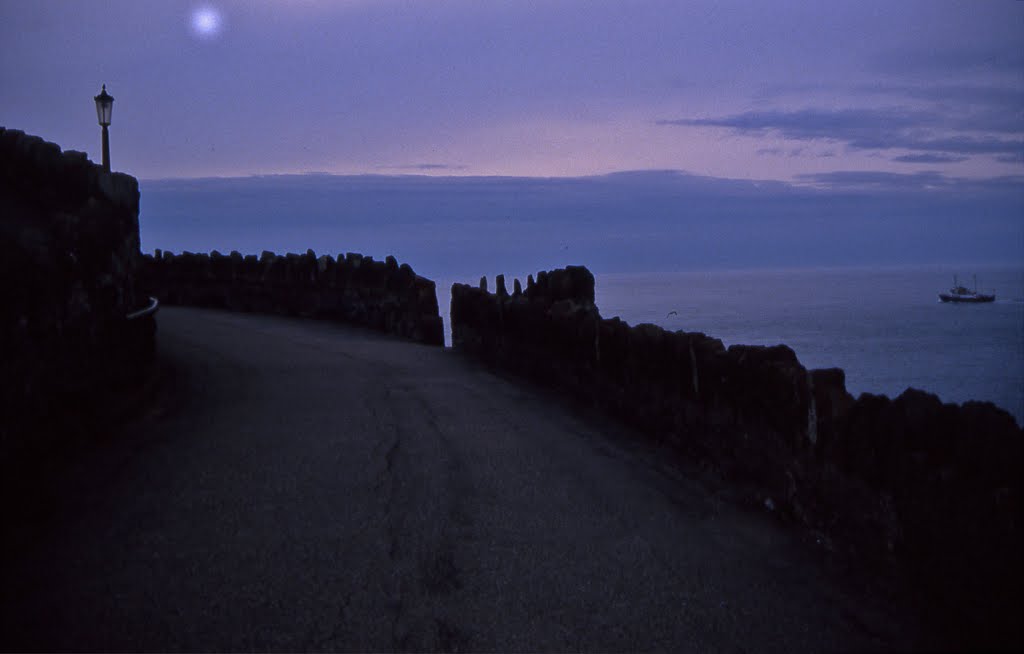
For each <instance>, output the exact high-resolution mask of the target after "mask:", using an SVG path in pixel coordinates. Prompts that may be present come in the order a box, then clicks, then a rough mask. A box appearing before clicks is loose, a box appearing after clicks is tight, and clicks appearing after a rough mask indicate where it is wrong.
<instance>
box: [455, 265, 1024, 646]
mask: <svg viewBox="0 0 1024 654" xmlns="http://www.w3.org/2000/svg"><path fill="white" fill-rule="evenodd" d="M514 286H515V289H516V290H515V291H514V292H513V293H511V294H509V293H507V292H506V291H505V284H504V279H503V278H500V277H499V278H498V280H497V283H496V292H495V293H489V292H488V291H487V290H486V288H487V284H486V279H483V280H481V284H480V287H479V288H474V287H471V286H468V285H464V284H455V285H454V286H453V287H452V302H451V320H452V345H453V347H454V348H455V349H456V350H458V351H461V352H463V353H464V354H466V355H468V356H471V357H473V358H476V359H479V360H481V361H483V362H485V363H486V364H488V365H490V366H493V367H496V368H500V369H503V370H508V371H511V372H513V373H516V374H519V375H522V376H524V377H526V378H529V379H531V380H533V381H535V382H538V383H540V384H542V385H545V386H548V387H554V388H556V389H559V390H561V391H562V392H565V393H567V394H569V395H571V396H573V397H575V398H577V399H578V400H580V401H583V402H586V403H590V404H593V405H594V406H596V407H599V408H600V410H601V411H604V412H607V413H608V414H611V415H613V416H615V417H617V418H619V419H621V420H623V421H624V422H626V423H627V424H630V425H632V426H634V427H636V428H638V429H639V430H640V431H641V432H643V433H645V434H647V435H648V437H650V438H651V439H653V440H654V441H656V442H659V443H661V444H664V445H666V446H668V447H670V448H672V449H673V450H675V451H677V452H678V453H679V454H680V455H681V456H683V457H686V458H687V459H689V460H699V461H703V462H706V463H708V464H710V465H711V466H713V467H714V469H716V470H718V471H719V472H720V473H721V474H722V475H723V476H724V477H726V478H728V479H730V480H731V481H732V482H734V483H735V484H736V486H737V487H738V488H741V489H744V491H743V492H744V493H745V496H746V497H747V498H748V499H749V500H750V501H751V503H756V504H757V505H760V506H764V507H767V508H769V509H770V510H772V511H774V512H775V513H777V514H779V515H780V516H782V517H783V518H784V519H788V520H792V521H797V522H799V523H802V524H804V525H806V526H808V527H809V528H811V529H812V530H813V531H814V532H816V533H817V534H818V535H819V537H820V539H821V540H822V542H823V543H825V544H826V545H827V546H829V547H830V548H832V549H834V550H837V551H838V552H839V553H840V554H842V555H843V557H842V558H843V559H844V560H848V561H854V562H856V563H858V564H859V565H863V566H864V569H866V570H869V571H874V572H882V573H887V574H891V575H895V576H896V578H907V579H909V580H910V581H911V584H912V587H913V588H915V589H916V590H917V591H918V592H921V593H922V597H925V598H926V601H925V602H924V606H926V607H927V608H928V611H932V612H934V613H935V615H930V616H929V617H930V618H932V619H937V620H938V621H939V622H941V623H943V624H944V625H945V626H946V627H948V628H949V631H950V634H951V638H954V640H952V641H950V642H951V643H958V644H957V645H955V646H964V645H970V646H977V645H978V644H979V643H981V644H984V645H987V646H1002V645H1006V644H1008V643H1009V644H1014V643H1016V644H1019V643H1020V642H1021V627H1020V622H1019V620H1018V617H1019V615H1018V613H1019V607H1020V606H1021V599H1022V597H1021V595H1022V588H1024V584H1022V582H1024V575H1022V558H1024V557H1021V555H1020V552H1022V551H1024V538H1022V526H1021V521H1020V515H1021V508H1022V507H1021V490H1022V488H1021V478H1022V475H1021V471H1022V470H1024V447H1022V446H1024V434H1022V432H1021V429H1020V428H1019V427H1018V426H1017V424H1016V422H1015V420H1014V419H1013V417H1012V416H1011V415H1010V414H1009V413H1007V412H1005V411H1003V410H1002V409H999V408H998V407H996V406H994V405H993V404H991V403H987V402H968V403H965V404H963V405H955V404H943V403H942V402H941V401H939V399H938V398H937V397H936V396H935V395H932V394H929V393H926V392H923V391H920V390H915V389H907V390H906V391H905V392H904V393H903V394H901V395H900V396H899V397H897V398H896V399H889V398H887V397H884V396H876V395H870V394H864V395H861V396H860V397H859V398H856V399H855V398H853V397H852V396H851V395H850V394H849V393H848V392H847V390H846V385H845V376H844V374H843V371H842V370H840V369H824V370H807V369H806V368H804V367H803V366H802V365H801V364H800V362H799V360H798V359H797V356H796V354H795V353H794V352H793V350H791V349H790V348H789V347H787V346H785V345H777V346H774V347H761V346H747V345H733V346H730V347H728V348H726V347H724V346H723V344H722V342H721V341H720V340H718V339H715V338H712V337H709V336H706V335H704V334H701V333H689V332H683V331H677V332H670V331H666V330H664V329H662V328H660V327H657V326H655V325H647V324H641V325H635V326H630V325H628V324H626V323H624V322H622V321H621V320H619V319H618V318H611V319H605V318H602V317H601V315H600V313H599V311H598V308H597V307H596V306H595V304H594V291H593V289H594V278H593V276H592V275H591V274H590V273H589V271H587V270H586V269H585V268H580V267H570V268H566V269H561V270H554V271H551V272H546V273H539V274H538V275H537V280H536V282H535V281H534V280H533V279H532V277H531V278H529V279H528V281H527V288H526V290H525V291H522V290H521V287H520V284H519V282H518V280H516V281H515V284H514ZM956 638H962V639H963V640H962V641H956V640H955V639H956Z"/></svg>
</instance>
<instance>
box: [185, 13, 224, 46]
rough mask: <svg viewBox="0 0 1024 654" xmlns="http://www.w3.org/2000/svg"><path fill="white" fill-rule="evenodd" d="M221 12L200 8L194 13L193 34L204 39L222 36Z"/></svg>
mask: <svg viewBox="0 0 1024 654" xmlns="http://www.w3.org/2000/svg"><path fill="white" fill-rule="evenodd" d="M220 28H221V17H220V12H219V11H217V10H216V9H214V8H213V7H200V8H198V9H196V10H194V11H193V12H192V32H193V33H194V34H195V35H196V36H198V37H200V38H204V39H212V38H214V37H215V36H217V35H218V34H220Z"/></svg>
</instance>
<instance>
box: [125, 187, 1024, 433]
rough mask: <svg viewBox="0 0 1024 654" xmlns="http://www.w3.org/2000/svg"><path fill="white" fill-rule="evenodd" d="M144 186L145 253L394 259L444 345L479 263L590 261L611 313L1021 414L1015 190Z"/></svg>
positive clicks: (1022, 262)
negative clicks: (963, 288) (454, 301)
mask: <svg viewBox="0 0 1024 654" xmlns="http://www.w3.org/2000/svg"><path fill="white" fill-rule="evenodd" d="M1000 188H1002V187H1000ZM141 191H142V199H141V203H142V208H141V212H140V215H139V226H140V231H141V238H142V247H143V250H144V251H146V252H152V251H153V250H154V249H155V248H163V249H168V250H171V251H174V252H181V251H183V250H190V251H193V252H208V251H210V250H212V249H218V250H220V251H221V252H225V253H226V252H230V251H231V250H238V251H240V252H242V253H243V254H259V253H260V252H261V251H262V250H263V249H269V250H274V251H276V252H280V253H283V252H305V251H306V249H307V248H311V249H313V250H314V251H315V252H316V253H317V254H330V255H332V256H333V255H335V254H338V253H345V252H360V253H363V254H368V255H372V256H373V257H374V258H376V259H378V260H380V259H383V258H384V257H385V256H387V255H394V256H395V257H396V258H397V259H398V260H399V261H400V262H403V263H408V264H410V265H411V266H412V267H413V269H414V270H415V271H416V272H417V273H418V274H421V275H423V276H425V277H428V278H430V279H433V280H435V281H436V282H437V288H438V303H439V304H440V309H441V315H442V316H443V317H444V321H445V327H446V332H447V333H446V339H447V342H448V344H450V343H451V332H450V329H451V325H450V319H449V302H450V289H451V284H452V283H453V282H463V283H469V284H473V285H476V284H478V283H479V281H480V276H481V275H484V274H486V275H487V276H488V279H489V287H490V288H491V289H492V290H493V289H494V287H495V286H494V275H496V274H499V273H503V274H504V275H505V278H506V280H507V283H508V288H509V289H510V290H511V288H512V280H513V278H515V277H518V278H519V279H520V280H521V281H524V282H525V279H526V273H533V274H536V273H537V271H540V270H551V269H552V268H558V267H563V266H565V265H567V264H577V265H586V266H587V267H588V268H589V269H590V270H591V271H593V272H594V273H595V277H596V284H597V285H596V301H597V304H598V307H599V309H600V311H601V315H603V316H604V317H613V316H618V317H620V318H622V319H623V320H625V321H626V322H628V323H630V324H638V323H653V324H656V325H659V326H661V327H664V328H665V329H669V330H685V331H691V332H693V331H699V332H704V333H706V334H708V335H709V336H713V337H716V338H719V339H721V340H722V341H724V342H725V344H726V345H733V344H753V345H774V344H777V343H785V344H786V345H789V346H790V347H792V348H793V350H794V351H795V352H796V354H797V356H798V357H799V358H800V361H801V362H802V363H803V365H804V366H806V367H808V368H821V367H840V368H843V369H844V370H845V371H846V380H847V387H848V389H849V390H850V391H851V392H852V393H854V394H855V395H857V394H860V393H877V394H885V395H888V396H890V397H894V396H896V395H898V394H899V393H902V392H903V391H904V390H905V389H907V388H908V387H914V388H919V389H922V390H925V391H929V392H932V393H935V394H937V395H938V396H939V397H940V398H941V399H942V400H943V401H945V402H958V403H959V402H964V401H967V400H982V401H990V402H994V403H995V404H997V405H998V406H1000V407H1003V408H1004V409H1006V410H1007V411H1009V412H1010V413H1012V414H1013V415H1014V417H1015V418H1016V419H1017V421H1018V423H1024V399H1022V398H1024V223H1022V222H1021V220H1020V216H1021V211H1022V210H1024V197H1022V196H1021V194H1020V192H1019V189H1018V188H1017V187H1012V189H1011V187H1010V186H1007V187H1006V188H1005V189H1004V190H1003V191H1001V192H1000V193H1002V194H1000V193H996V194H995V195H992V194H989V195H985V194H981V195H978V194H976V193H968V192H965V193H961V194H955V195H954V196H950V195H948V194H935V193H932V192H928V193H918V194H910V195H906V196H904V195H900V194H893V193H881V194H878V193H870V192H863V193H824V194H823V193H819V192H817V191H809V190H806V189H804V190H801V189H797V188H794V187H789V186H786V185H781V186H780V185H778V184H775V185H772V184H768V185H761V184H755V183H752V182H742V181H735V180H733V181H723V180H717V181H716V180H710V179H707V178H700V177H695V176H691V175H683V174H679V173H674V172H658V171H648V172H636V173H622V174H615V175H609V176H603V177H594V178H573V179H546V178H492V177H480V178H462V177H449V178H432V177H423V176H415V175H413V176H374V175H370V176H333V175H293V176H288V175H284V176H268V177H252V178H225V179H217V178H211V179H196V180H162V181H161V180H155V181H143V182H142V183H141ZM993 198H994V199H993ZM965 216H972V218H971V226H972V227H971V229H969V230H964V229H962V226H963V224H964V219H965ZM869 262H870V263H871V264H876V265H868V263H869ZM928 262H943V265H931V264H929V263H928ZM972 262H981V263H972ZM996 262H1002V263H1001V264H1000V265H996ZM894 264H900V265H894ZM911 264H913V265H911ZM843 266H845V267H843ZM645 270H646V271H676V272H640V271H645ZM955 274H959V276H960V281H961V283H964V284H965V285H967V286H972V285H973V284H974V281H973V278H972V275H976V276H977V280H978V286H979V289H980V290H983V291H985V292H988V291H994V292H995V294H996V298H997V299H996V302H994V303H992V304H979V305H952V304H942V303H940V302H939V298H938V294H939V293H940V292H943V291H946V290H948V289H949V288H950V286H952V284H953V275H955Z"/></svg>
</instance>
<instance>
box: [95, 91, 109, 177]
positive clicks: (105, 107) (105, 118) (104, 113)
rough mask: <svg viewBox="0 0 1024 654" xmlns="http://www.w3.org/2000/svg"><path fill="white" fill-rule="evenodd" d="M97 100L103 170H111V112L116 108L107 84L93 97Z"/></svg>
mask: <svg viewBox="0 0 1024 654" xmlns="http://www.w3.org/2000/svg"><path fill="white" fill-rule="evenodd" d="M93 100H95V101H96V119H97V120H99V123H100V127H102V128H103V170H105V171H107V172H108V173H109V172H110V134H109V132H108V131H107V127H109V126H110V114H111V113H112V112H113V110H114V96H112V95H110V94H108V93H107V85H106V84H104V85H103V90H102V91H100V94H99V95H97V96H96V97H94V98H93Z"/></svg>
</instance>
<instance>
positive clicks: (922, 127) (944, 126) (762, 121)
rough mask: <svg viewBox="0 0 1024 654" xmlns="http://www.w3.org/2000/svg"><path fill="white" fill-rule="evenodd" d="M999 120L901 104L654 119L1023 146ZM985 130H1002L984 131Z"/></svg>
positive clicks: (973, 148)
mask: <svg viewBox="0 0 1024 654" xmlns="http://www.w3.org/2000/svg"><path fill="white" fill-rule="evenodd" d="M1004 123H1005V119H1004V118H1003V117H1001V116H1000V117H999V118H998V119H997V120H993V121H991V122H990V123H988V124H985V123H981V124H970V125H968V124H965V121H964V120H962V119H960V118H958V117H954V118H950V117H949V116H948V115H947V114H944V113H941V112H938V111H930V110H922V109H906V108H901V107H888V108H877V109H866V108H857V109H836V110H829V109H817V108H807V109H798V110H793V111H781V110H768V111H748V112H744V113H739V114H732V115H728V116H720V117H713V118H679V119H674V120H661V121H658V124H660V125H679V126H692V127H720V128H725V129H729V130H731V131H733V132H735V133H738V134H747V135H757V136H761V135H766V134H769V133H774V134H777V135H779V136H781V137H783V138H786V139H791V140H797V141H813V140H823V141H832V142H841V143H844V144H845V145H846V146H847V147H850V148H853V149H857V150H889V149H904V150H917V151H921V152H944V153H949V156H954V155H975V154H995V155H1014V154H1017V153H1020V152H1022V151H1024V140H1022V139H1017V138H1007V137H1006V136H1005V134H1007V133H1012V134H1020V133H1021V131H1022V130H1020V129H1009V128H1010V125H1007V124H1004ZM968 129H970V130H972V131H971V132H968V131H967V130H968ZM989 131H996V132H1002V133H1003V134H1001V135H997V136H994V135H991V134H987V133H985V132H989ZM979 132H980V134H979ZM766 153H768V152H766Z"/></svg>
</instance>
